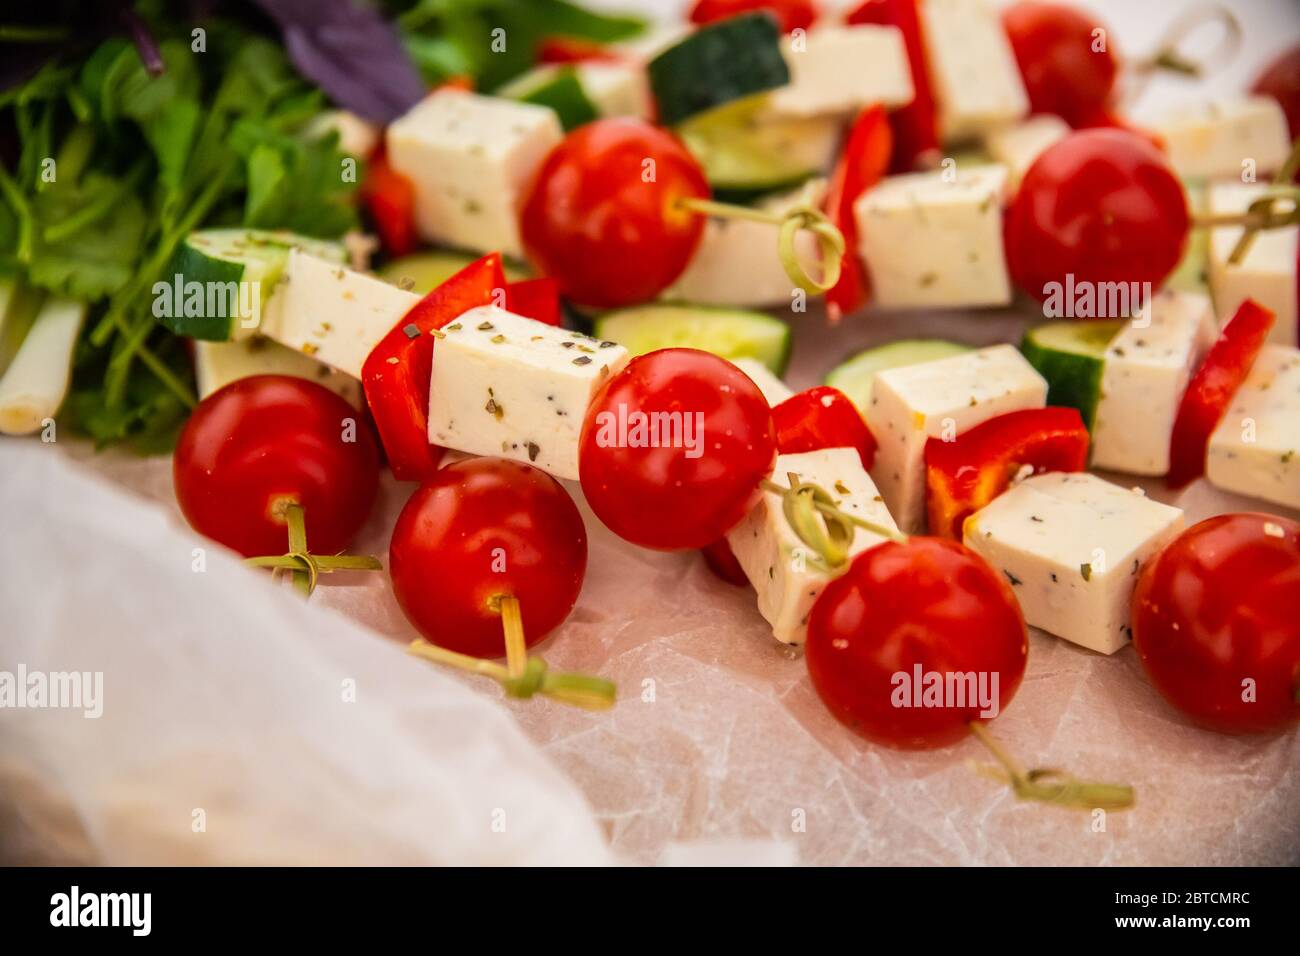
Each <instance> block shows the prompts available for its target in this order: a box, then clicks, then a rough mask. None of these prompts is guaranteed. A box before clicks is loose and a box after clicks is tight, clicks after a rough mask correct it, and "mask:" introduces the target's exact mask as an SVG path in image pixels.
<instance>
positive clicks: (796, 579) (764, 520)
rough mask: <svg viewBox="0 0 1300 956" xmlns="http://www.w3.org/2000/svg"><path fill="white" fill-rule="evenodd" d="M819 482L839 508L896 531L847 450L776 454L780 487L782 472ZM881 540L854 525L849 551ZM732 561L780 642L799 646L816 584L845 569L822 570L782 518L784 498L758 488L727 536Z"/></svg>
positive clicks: (783, 478) (854, 456)
mask: <svg viewBox="0 0 1300 956" xmlns="http://www.w3.org/2000/svg"><path fill="white" fill-rule="evenodd" d="M790 472H794V473H795V474H797V475H798V476H799V480H800V481H803V482H809V483H811V484H816V485H820V486H821V487H822V488H824V489H825V490H826V491H827V492H828V493H829V494H830V495H831V496H832V497H833V498H835V500H836V501H837V502H838V506H839V507H840V508H842V509H843V510H844V511H845V512H847V513H849V514H853V515H857V516H859V517H861V518H863V519H865V520H867V521H872V522H875V523H876V524H879V525H882V526H884V527H887V528H895V527H896V526H895V524H894V520H893V518H891V517H890V516H889V511H888V510H887V509H886V508H885V505H884V503H883V502H882V501H881V499H880V495H879V494H878V493H877V492H876V486H875V484H874V483H873V482H872V481H871V477H870V476H869V475H868V474H867V473H866V472H865V471H864V470H863V469H862V462H861V460H860V459H859V458H858V453H857V451H855V450H854V449H852V448H826V449H821V450H819V451H810V452H804V453H802V454H798V455H780V456H778V457H777V459H776V466H775V468H774V469H773V472H772V480H773V481H775V482H776V483H777V484H779V485H783V486H785V485H786V483H787V482H788V480H789V479H788V477H787V475H788V474H789V473H790ZM884 540H885V539H884V538H882V537H881V536H879V535H877V534H873V533H872V532H870V531H865V530H863V529H861V528H858V529H857V530H856V532H855V533H854V536H853V544H852V545H851V546H850V548H849V552H850V555H851V556H857V555H859V554H861V553H862V552H863V551H866V550H867V549H869V548H872V547H874V546H876V545H878V544H880V543H881V542H883V541H884ZM727 543H728V544H730V545H731V550H732V552H733V553H734V554H735V555H736V560H737V561H738V562H740V566H741V567H742V568H744V570H745V575H746V576H747V577H748V578H749V580H750V583H752V584H753V585H754V590H755V591H756V592H757V594H758V610H759V613H760V614H762V615H763V617H764V618H766V619H767V622H768V623H769V624H771V625H772V636H773V637H775V638H776V639H777V640H778V641H781V642H782V643H784V644H802V643H803V642H804V641H805V640H806V639H807V636H808V614H809V612H811V611H812V606H813V603H814V602H815V601H816V600H817V596H818V595H819V594H821V592H822V589H823V588H824V587H826V585H827V584H828V583H829V582H830V581H831V580H832V579H833V578H835V577H837V576H838V575H839V574H841V573H843V572H844V571H845V570H847V569H848V567H849V564H850V563H852V561H851V559H850V561H848V562H846V563H845V564H844V565H842V566H841V567H839V568H833V569H831V568H824V567H821V566H820V559H819V557H818V556H817V554H816V553H815V552H812V551H810V550H809V548H808V547H807V545H805V544H804V543H803V542H802V541H801V540H799V536H798V535H796V534H795V533H794V531H793V530H791V528H790V523H789V522H788V521H787V520H786V517H785V511H784V508H783V503H782V498H781V496H780V495H778V494H775V493H774V492H770V491H769V492H766V493H764V495H763V497H762V499H760V501H759V502H758V504H756V505H755V506H754V508H753V509H752V510H751V511H750V513H749V514H748V515H747V516H746V517H745V519H744V520H743V521H741V522H740V524H738V525H737V526H736V527H735V528H733V529H732V530H731V531H730V532H729V533H728V534H727Z"/></svg>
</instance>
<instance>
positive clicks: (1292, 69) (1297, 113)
mask: <svg viewBox="0 0 1300 956" xmlns="http://www.w3.org/2000/svg"><path fill="white" fill-rule="evenodd" d="M1252 90H1253V91H1254V92H1256V93H1263V94H1264V95H1265V96H1271V97H1273V99H1275V100H1277V101H1278V103H1280V104H1281V106H1282V112H1283V113H1285V114H1286V123H1287V127H1288V128H1289V129H1290V132H1291V138H1292V139H1295V138H1296V137H1297V136H1300V46H1293V47H1292V48H1291V49H1289V50H1287V51H1286V52H1285V53H1283V54H1282V55H1281V56H1279V57H1278V58H1277V59H1276V60H1274V61H1273V62H1272V63H1270V64H1269V65H1268V66H1267V67H1265V68H1264V72H1263V73H1261V74H1260V75H1259V79H1257V80H1256V81H1255V85H1254V87H1252Z"/></svg>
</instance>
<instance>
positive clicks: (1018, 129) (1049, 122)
mask: <svg viewBox="0 0 1300 956" xmlns="http://www.w3.org/2000/svg"><path fill="white" fill-rule="evenodd" d="M1069 135H1070V124H1069V123H1067V122H1066V121H1065V120H1063V119H1061V118H1060V117H1059V116H1054V115H1052V114H1051V113H1043V114H1041V115H1040V116H1031V117H1029V118H1028V119H1026V120H1023V121H1021V122H1019V123H1013V124H1012V125H1010V126H1000V127H997V128H996V129H993V130H991V131H990V132H988V133H987V134H986V135H985V137H984V148H985V149H987V150H988V152H989V155H990V156H992V157H993V158H994V159H995V160H997V161H998V162H999V163H1002V165H1004V166H1006V167H1007V185H1008V187H1009V188H1010V190H1011V191H1012V192H1015V191H1016V190H1017V189H1019V188H1020V181H1021V180H1022V179H1024V178H1025V173H1027V172H1029V167H1030V166H1032V165H1034V160H1036V159H1038V157H1039V156H1041V155H1042V154H1043V153H1044V152H1046V150H1047V148H1048V147H1049V146H1055V145H1056V144H1057V143H1058V142H1060V141H1061V140H1063V139H1065V137H1067V136H1069Z"/></svg>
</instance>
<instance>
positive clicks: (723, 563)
mask: <svg viewBox="0 0 1300 956" xmlns="http://www.w3.org/2000/svg"><path fill="white" fill-rule="evenodd" d="M700 554H702V555H704V563H705V564H707V565H708V567H709V570H710V571H712V572H713V573H714V574H715V575H717V576H718V577H720V578H722V580H724V581H726V582H727V583H728V584H734V585H735V586H736V587H738V588H743V587H746V586H748V584H749V578H748V577H747V576H746V575H745V569H744V568H742V567H741V566H740V562H739V561H737V560H736V554H735V552H734V551H732V550H731V545H730V544H729V543H728V542H727V539H726V538H719V539H718V540H717V541H714V542H713V543H712V544H706V545H705V546H704V547H703V548H701V549H700Z"/></svg>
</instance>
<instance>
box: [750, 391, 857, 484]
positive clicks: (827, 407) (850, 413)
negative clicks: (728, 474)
mask: <svg viewBox="0 0 1300 956" xmlns="http://www.w3.org/2000/svg"><path fill="white" fill-rule="evenodd" d="M772 421H773V423H775V425H776V445H777V448H778V449H779V450H780V452H781V454H783V455H797V454H799V453H800V452H805V451H818V450H820V449H822V448H852V449H854V450H855V451H857V453H858V457H859V458H861V459H862V467H863V468H870V467H871V464H872V462H874V461H875V458H876V439H875V436H873V435H872V434H871V429H869V428H867V423H866V422H864V421H863V420H862V415H861V413H860V412H858V409H857V406H856V405H854V404H853V402H852V401H850V400H849V397H848V396H847V395H845V394H844V393H843V392H841V391H840V390H839V389H838V388H831V387H830V386H829V385H818V386H817V387H816V388H810V389H807V390H806V391H802V392H799V393H798V394H796V395H792V396H790V397H789V398H787V399H786V400H785V401H784V402H782V403H781V404H779V405H777V406H776V408H774V409H772Z"/></svg>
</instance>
